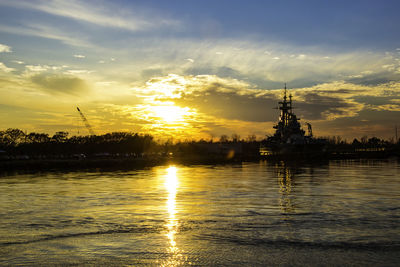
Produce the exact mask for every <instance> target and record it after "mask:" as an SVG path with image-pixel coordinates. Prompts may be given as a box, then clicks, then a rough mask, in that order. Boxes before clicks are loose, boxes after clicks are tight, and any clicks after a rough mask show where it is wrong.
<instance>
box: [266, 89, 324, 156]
mask: <svg viewBox="0 0 400 267" xmlns="http://www.w3.org/2000/svg"><path fill="white" fill-rule="evenodd" d="M292 103H293V101H292V94H289V96H288V94H287V88H286V84H285V88H284V94H283V101H280V102H278V104H279V105H278V108H277V109H279V110H280V115H279V121H278V123H277V124H276V125H275V126H274V127H273V128H274V129H275V133H274V134H273V135H272V136H268V137H267V138H266V139H265V140H264V141H262V142H261V145H260V149H259V153H260V156H261V157H267V158H282V157H284V158H287V157H318V156H321V155H323V154H325V152H326V149H325V144H326V140H325V139H321V138H315V137H314V136H313V133H312V126H311V124H310V123H307V122H306V125H307V133H306V132H305V131H304V130H303V129H302V127H301V124H300V122H299V120H300V119H299V118H297V116H296V115H295V114H294V113H293V105H292Z"/></svg>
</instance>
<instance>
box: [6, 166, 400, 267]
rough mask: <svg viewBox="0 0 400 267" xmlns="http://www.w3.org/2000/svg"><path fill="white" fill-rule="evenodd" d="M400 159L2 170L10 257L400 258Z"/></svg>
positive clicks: (284, 261)
mask: <svg viewBox="0 0 400 267" xmlns="http://www.w3.org/2000/svg"><path fill="white" fill-rule="evenodd" d="M399 182H400V164H399V162H398V161H396V160H388V161H373V160H372V161H371V160H370V161H331V162H327V163H325V164H318V165H309V164H307V165H300V164H293V163H292V164H284V163H266V162H260V163H243V164H238V165H216V166H181V165H167V166H159V167H155V168H151V169H145V170H136V171H115V172H49V173H36V174H19V175H3V176H1V177H0V265H27V266H31V265H68V264H72V265H74V264H78V265H116V266H121V265H132V266H137V265H141V264H143V265H154V266H159V265H165V266H171V265H172V266H174V265H214V266H215V265H219V266H220V265H225V266H232V265H248V266H249V265H250V266H255V265H291V266H304V265H337V266H341V265H353V266H365V265H370V266H382V265H384V266H396V265H398V261H399V260H400V256H399V255H400V183H399Z"/></svg>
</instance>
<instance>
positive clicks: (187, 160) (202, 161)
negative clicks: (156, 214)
mask: <svg viewBox="0 0 400 267" xmlns="http://www.w3.org/2000/svg"><path fill="white" fill-rule="evenodd" d="M385 158H399V155H397V154H393V153H367V152H365V151H363V152H362V153H331V154H324V155H318V156H315V155H303V154H291V155H270V156H267V157H265V156H264V157H261V156H258V155H256V156H236V157H231V158H229V157H224V156H211V155H209V156H206V155H190V156H175V157H172V156H153V157H140V158H137V157H121V158H90V157H89V158H67V159H14V160H3V161H0V171H1V172H9V171H55V170H68V171H71V170H85V169H86V170H105V171H107V170H132V169H143V168H148V167H154V166H158V165H166V164H179V165H210V164H232V163H242V162H257V161H260V160H266V161H270V162H278V161H292V162H293V161H296V162H297V161H301V162H308V163H313V162H320V161H327V160H348V159H385Z"/></svg>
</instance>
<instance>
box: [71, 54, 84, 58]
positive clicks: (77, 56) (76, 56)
mask: <svg viewBox="0 0 400 267" xmlns="http://www.w3.org/2000/svg"><path fill="white" fill-rule="evenodd" d="M74 57H75V58H85V57H86V56H84V55H79V54H78V55H74Z"/></svg>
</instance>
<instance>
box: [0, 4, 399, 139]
mask: <svg viewBox="0 0 400 267" xmlns="http://www.w3.org/2000/svg"><path fill="white" fill-rule="evenodd" d="M399 10H400V2H399V1H390V0H387V1H386V0H380V1H378V0H376V1H369V0H363V1H361V0H353V1H341V0H335V1H327V0H304V1H297V0H282V1H272V0H271V1H270V0H265V1H258V0H247V1H238V0H229V1H228V0H219V1H215V0H214V1H209V0H202V1H194V0H180V1H178V0H171V1H163V0H159V1H153V0H147V1H128V0H114V1H102V0H96V1H90V0H89V1H88V0H86V1H83V0H82V1H81V0H69V1H62V0H46V1H44V0H19V1H13V0H0V130H4V129H7V128H19V129H22V130H24V131H27V132H46V133H49V134H53V133H55V132H57V131H67V132H69V133H70V135H71V136H72V135H87V134H89V132H88V131H87V129H86V128H85V125H84V123H83V122H82V120H81V118H80V116H79V113H78V111H77V109H76V107H79V108H80V109H81V110H82V112H83V113H84V114H85V116H86V118H87V120H88V121H89V123H90V124H91V126H92V128H93V130H94V131H95V133H96V134H103V133H107V132H113V131H130V132H139V133H146V134H152V135H154V136H155V137H156V138H157V139H160V140H166V139H170V138H174V139H175V140H198V139H207V140H209V139H211V138H213V139H214V140H217V139H219V137H220V136H221V135H228V136H231V135H232V134H238V135H240V136H241V137H242V138H246V137H248V136H251V135H256V136H257V138H259V139H261V138H264V137H265V136H266V135H271V134H272V133H273V128H272V126H273V125H274V124H276V122H277V120H278V116H279V114H278V111H277V110H276V109H274V108H276V107H277V102H278V101H279V100H280V99H281V97H282V92H283V91H282V88H283V87H284V84H285V83H286V84H287V87H288V88H289V92H290V93H291V94H292V95H293V101H294V103H293V105H294V106H295V108H296V109H295V110H294V111H295V113H296V115H297V116H298V117H300V118H301V122H302V123H303V125H305V122H309V123H311V124H312V125H313V133H314V134H315V135H317V136H337V135H340V136H342V137H343V138H346V139H349V140H352V138H360V137H362V136H369V137H371V136H377V137H379V138H385V139H390V138H393V137H394V135H395V126H396V125H398V128H400V119H399V118H400V27H399V26H398V25H400V16H399V15H398V11H399ZM304 128H306V127H304Z"/></svg>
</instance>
